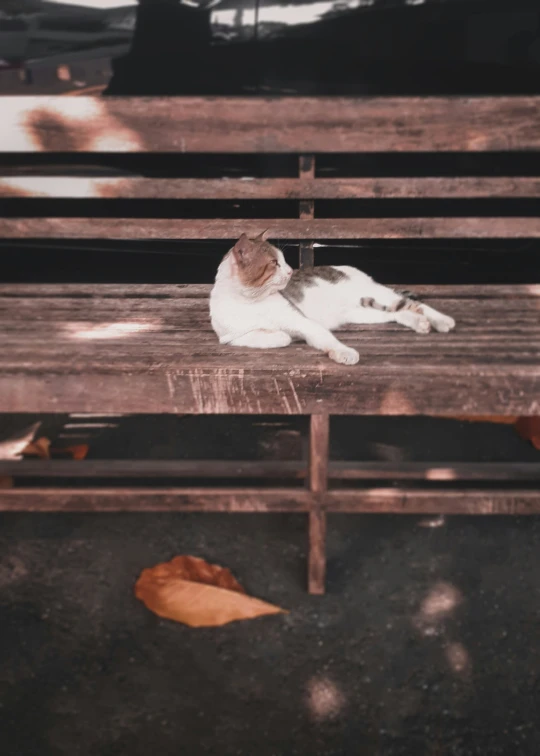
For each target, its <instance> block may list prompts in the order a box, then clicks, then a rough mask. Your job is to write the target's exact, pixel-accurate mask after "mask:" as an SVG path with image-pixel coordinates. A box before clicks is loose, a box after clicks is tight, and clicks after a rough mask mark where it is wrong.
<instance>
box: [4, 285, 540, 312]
mask: <svg viewBox="0 0 540 756" xmlns="http://www.w3.org/2000/svg"><path fill="white" fill-rule="evenodd" d="M389 285H390V286H392V284H389ZM211 288H212V286H211V284H106V283H89V284H84V283H76V284H72V283H60V284H54V283H37V284H36V283H9V284H5V283H0V298H11V297H23V298H37V299H47V298H50V297H52V298H55V299H56V298H60V297H62V298H68V299H71V300H73V301H75V300H76V299H115V300H120V301H121V300H124V299H146V300H151V301H152V300H153V301H158V300H162V299H163V300H168V299H171V298H174V299H200V298H203V299H206V298H207V297H208V295H209V294H210V289H211ZM398 288H402V289H407V290H409V291H413V292H416V293H417V294H420V295H422V297H426V298H433V297H435V298H437V299H443V298H451V299H460V300H462V299H474V300H477V299H485V298H487V299H501V298H504V299H522V298H529V297H534V298H540V284H538V283H533V284H444V286H441V285H437V284H399V285H398ZM0 303H1V299H0ZM507 304H508V303H505V308H506V306H507Z"/></svg>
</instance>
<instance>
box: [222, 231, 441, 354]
mask: <svg viewBox="0 0 540 756" xmlns="http://www.w3.org/2000/svg"><path fill="white" fill-rule="evenodd" d="M210 317H211V321H212V327H213V329H214V331H215V332H216V334H217V336H218V338H219V341H220V344H228V345H230V346H239V347H252V348H254V349H274V348H278V347H286V346H288V345H289V344H290V343H291V341H293V339H296V340H297V339H300V340H304V341H306V342H307V343H308V344H309V345H310V346H311V347H313V348H314V349H318V350H320V351H321V352H325V353H326V354H327V355H328V356H329V357H330V359H331V360H334V362H339V363H342V364H344V365H355V364H356V363H357V362H358V360H359V354H358V352H357V351H356V349H352V348H351V347H348V346H346V345H345V344H343V343H342V342H341V341H339V340H338V339H337V338H336V337H335V336H334V334H333V333H332V331H333V330H335V329H336V328H340V327H342V326H345V325H349V324H364V323H365V324H368V323H369V324H371V323H390V322H396V323H401V324H402V325H404V326H406V327H408V328H412V329H413V330H414V331H416V332H417V333H428V332H429V331H430V330H431V328H432V327H433V328H434V329H435V330H436V331H440V332H443V333H446V332H448V331H450V330H451V329H452V328H454V326H455V322H454V320H453V319H452V318H450V317H448V316H447V315H443V314H442V313H440V312H437V310H434V309H433V308H432V307H428V306H427V305H425V304H422V303H421V302H418V301H415V300H413V299H412V298H410V297H408V296H406V295H404V294H401V293H399V292H396V291H394V290H393V289H389V288H387V287H386V286H381V285H380V284H377V283H375V281H373V279H371V278H370V277H369V276H368V275H366V273H362V271H360V270H358V269H357V268H353V267H349V266H345V265H333V266H321V267H315V268H313V269H302V270H295V271H293V269H292V268H291V267H290V266H289V265H287V263H286V262H285V258H284V257H283V253H282V252H281V250H279V249H278V248H277V247H274V246H273V245H272V244H270V242H268V241H267V232H266V231H264V232H263V233H262V234H260V235H259V236H257V237H256V238H254V239H249V238H248V237H247V236H246V234H242V236H241V237H240V239H239V240H238V241H237V242H236V244H235V245H234V247H232V249H230V250H229V252H228V253H227V254H226V255H225V257H224V258H223V260H222V262H221V264H220V266H219V268H218V272H217V275H216V280H215V284H214V286H213V288H212V292H211V294H210Z"/></svg>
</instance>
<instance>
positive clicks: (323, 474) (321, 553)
mask: <svg viewBox="0 0 540 756" xmlns="http://www.w3.org/2000/svg"><path fill="white" fill-rule="evenodd" d="M329 429H330V418H329V416H328V415H312V416H311V417H310V428H309V489H310V491H311V493H312V494H313V499H312V503H311V511H310V513H309V567H308V588H309V592H310V593H312V594H319V595H320V594H323V593H324V587H325V586H324V584H325V573H326V513H325V511H324V506H323V505H324V494H325V492H326V490H327V488H328V453H329Z"/></svg>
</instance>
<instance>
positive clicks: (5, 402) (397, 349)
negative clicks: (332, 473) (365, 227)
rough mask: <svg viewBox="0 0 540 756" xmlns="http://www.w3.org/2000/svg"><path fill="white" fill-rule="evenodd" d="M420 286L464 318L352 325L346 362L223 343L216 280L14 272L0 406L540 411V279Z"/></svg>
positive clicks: (4, 321) (0, 361)
mask: <svg viewBox="0 0 540 756" xmlns="http://www.w3.org/2000/svg"><path fill="white" fill-rule="evenodd" d="M413 288H414V287H413ZM418 290H419V291H422V290H423V291H424V293H425V296H426V298H427V300H428V301H429V302H430V304H432V305H433V306H435V307H438V308H439V309H442V310H443V311H445V312H447V313H448V314H450V315H452V316H453V317H455V319H456V320H457V324H458V325H457V328H456V330H455V331H453V332H452V333H450V334H430V335H427V336H422V335H418V334H415V333H412V332H411V331H409V330H406V329H402V328H400V327H399V326H397V325H393V326H372V327H367V328H363V327H350V328H347V329H344V330H343V331H342V332H341V334H340V337H341V338H342V339H343V341H345V343H347V344H349V345H350V346H353V347H355V348H356V349H358V351H359V352H360V356H361V359H360V363H359V365H355V366H343V365H337V364H335V363H333V362H331V361H330V360H329V359H328V358H327V357H326V356H325V355H323V354H321V353H318V352H315V351H314V350H312V349H311V348H309V347H308V346H306V345H305V344H294V345H291V346H290V347H288V348H286V349H279V350H272V352H256V353H255V352H253V350H248V349H240V348H233V347H223V346H220V345H219V343H218V342H217V339H216V337H215V335H214V334H213V332H212V331H211V327H210V323H209V317H208V305H207V298H206V297H207V292H208V287H193V290H192V289H191V287H189V286H187V287H175V286H167V285H166V286H160V285H148V286H138V285H135V286H127V287H122V286H118V285H110V286H108V285H99V284H98V285H94V286H92V285H81V286H80V287H79V286H78V285H57V286H55V285H46V286H44V287H41V286H39V285H37V286H32V285H21V284H14V285H7V284H4V285H2V286H0V328H1V329H2V351H1V352H0V411H2V412H115V413H139V412H142V413H146V412H156V413H161V412H172V413H195V414H198V413H205V414H206V413H209V414H216V413H246V414H252V413H269V414H320V413H321V411H324V412H325V413H330V414H365V415H374V414H382V415H400V414H403V415H413V414H424V413H426V414H435V415H442V416H449V415H455V414H473V415H482V414H501V415H535V414H539V413H540V404H539V402H540V400H539V396H540V317H539V314H540V296H539V295H540V287H539V286H537V285H535V286H533V285H531V286H527V285H524V286H521V287H519V286H511V287H500V286H495V287H493V289H491V287H489V286H484V287H478V288H477V287H475V286H471V287H449V291H448V292H446V290H445V287H418ZM475 292H478V293H479V295H478V296H475ZM490 292H492V295H491V296H490ZM40 293H41V294H42V295H41V296H40ZM190 294H191V295H190ZM446 294H449V295H451V296H446ZM505 294H506V295H508V296H507V298H506V299H504V316H502V315H501V296H503V295H505Z"/></svg>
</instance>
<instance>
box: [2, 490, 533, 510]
mask: <svg viewBox="0 0 540 756" xmlns="http://www.w3.org/2000/svg"><path fill="white" fill-rule="evenodd" d="M311 501H312V494H310V492H309V491H305V490H303V489H268V488H266V489H244V488H240V489H224V488H220V489H206V488H201V489H187V488H140V487H122V488H58V487H51V488H11V489H9V488H8V489H1V490H0V511H3V512H197V511H199V512H200V511H203V512H307V511H309V508H310V505H311ZM324 508H325V510H326V511H327V512H334V513H342V514H343V513H368V512H369V513H373V514H379V513H381V514H382V513H396V514H412V515H414V514H453V515H536V514H540V492H539V491H538V490H531V489H523V490H522V489H507V490H490V489H484V490H477V489H468V490H467V489H466V490H464V489H456V490H442V491H427V490H423V489H394V488H392V489H383V488H375V489H370V490H368V491H365V490H345V489H344V490H339V491H329V492H328V493H327V494H325V500H324Z"/></svg>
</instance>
